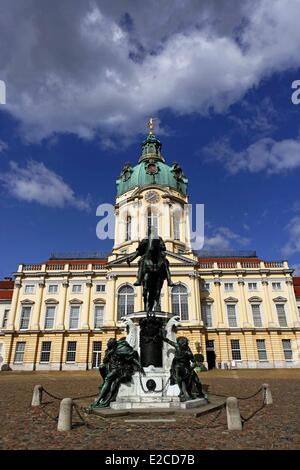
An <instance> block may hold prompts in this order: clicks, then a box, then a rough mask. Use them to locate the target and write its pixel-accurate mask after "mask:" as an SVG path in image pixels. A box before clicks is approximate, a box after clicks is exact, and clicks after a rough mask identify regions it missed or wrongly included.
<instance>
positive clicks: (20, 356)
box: [14, 341, 26, 364]
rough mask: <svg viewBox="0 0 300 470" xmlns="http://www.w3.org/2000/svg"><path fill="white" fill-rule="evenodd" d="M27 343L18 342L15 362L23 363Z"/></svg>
mask: <svg viewBox="0 0 300 470" xmlns="http://www.w3.org/2000/svg"><path fill="white" fill-rule="evenodd" d="M25 344H26V343H25V341H18V342H17V344H16V352H15V359H14V364H23V360H24V352H25Z"/></svg>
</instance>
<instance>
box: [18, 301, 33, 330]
mask: <svg viewBox="0 0 300 470" xmlns="http://www.w3.org/2000/svg"><path fill="white" fill-rule="evenodd" d="M25 308H29V309H30V311H29V317H28V326H27V328H22V326H21V325H22V321H23V319H22V314H23V309H25ZM31 314H32V305H22V306H21V313H20V328H19V329H20V331H26V330H29V327H30V320H31Z"/></svg>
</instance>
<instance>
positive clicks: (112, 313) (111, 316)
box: [103, 273, 118, 326]
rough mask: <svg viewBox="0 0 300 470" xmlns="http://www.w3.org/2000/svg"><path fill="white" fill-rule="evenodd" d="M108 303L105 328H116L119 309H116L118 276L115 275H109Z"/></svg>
mask: <svg viewBox="0 0 300 470" xmlns="http://www.w3.org/2000/svg"><path fill="white" fill-rule="evenodd" d="M107 279H108V282H107V303H106V309H105V318H104V322H103V323H104V326H115V322H116V321H117V309H116V297H117V295H118V294H117V292H116V280H117V275H116V274H113V273H109V274H107Z"/></svg>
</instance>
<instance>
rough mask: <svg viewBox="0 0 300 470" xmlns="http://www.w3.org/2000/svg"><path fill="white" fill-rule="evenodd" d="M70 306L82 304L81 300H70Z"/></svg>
mask: <svg viewBox="0 0 300 470" xmlns="http://www.w3.org/2000/svg"><path fill="white" fill-rule="evenodd" d="M69 303H70V304H83V302H82V300H79V299H72V300H70V301H69Z"/></svg>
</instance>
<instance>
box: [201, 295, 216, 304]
mask: <svg viewBox="0 0 300 470" xmlns="http://www.w3.org/2000/svg"><path fill="white" fill-rule="evenodd" d="M202 302H203V303H204V304H211V303H213V302H214V299H213V298H212V297H204V298H203V299H202Z"/></svg>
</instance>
